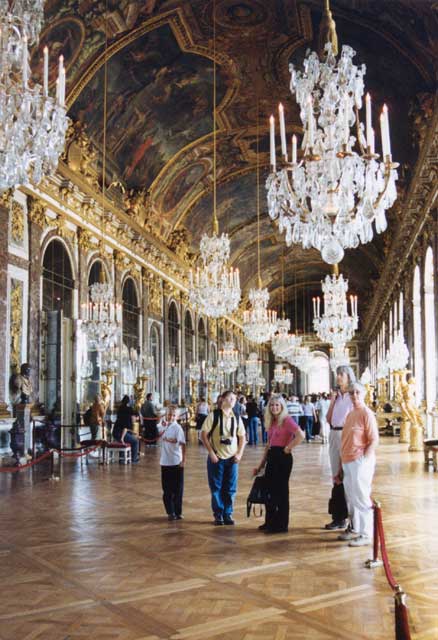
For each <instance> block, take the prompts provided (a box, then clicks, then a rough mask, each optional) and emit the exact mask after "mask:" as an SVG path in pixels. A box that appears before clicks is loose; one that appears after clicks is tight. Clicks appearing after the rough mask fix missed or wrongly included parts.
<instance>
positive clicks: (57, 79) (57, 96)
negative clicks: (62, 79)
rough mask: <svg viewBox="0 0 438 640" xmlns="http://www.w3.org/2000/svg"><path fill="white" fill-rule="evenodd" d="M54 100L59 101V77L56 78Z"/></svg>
mask: <svg viewBox="0 0 438 640" xmlns="http://www.w3.org/2000/svg"><path fill="white" fill-rule="evenodd" d="M56 102H59V78H56Z"/></svg>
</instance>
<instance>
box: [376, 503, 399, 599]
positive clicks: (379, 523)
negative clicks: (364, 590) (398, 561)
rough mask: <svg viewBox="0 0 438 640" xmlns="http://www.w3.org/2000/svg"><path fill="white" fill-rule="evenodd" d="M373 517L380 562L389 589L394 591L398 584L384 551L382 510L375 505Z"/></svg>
mask: <svg viewBox="0 0 438 640" xmlns="http://www.w3.org/2000/svg"><path fill="white" fill-rule="evenodd" d="M375 517H377V529H378V532H379V541H380V551H381V554H382V562H383V567H384V569H385V574H386V579H387V580H388V583H389V586H390V587H391V589H393V590H394V591H396V590H397V586H398V585H397V582H396V581H395V578H394V576H393V575H392V571H391V566H390V564H389V558H388V553H387V551H386V542H385V532H384V530H383V522H382V510H381V509H380V507H375Z"/></svg>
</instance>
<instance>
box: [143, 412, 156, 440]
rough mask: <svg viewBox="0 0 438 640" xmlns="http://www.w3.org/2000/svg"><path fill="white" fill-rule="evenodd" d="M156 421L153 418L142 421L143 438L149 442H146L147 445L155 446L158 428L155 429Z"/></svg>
mask: <svg viewBox="0 0 438 640" xmlns="http://www.w3.org/2000/svg"><path fill="white" fill-rule="evenodd" d="M157 423H158V420H155V419H153V418H146V419H145V420H144V421H143V437H144V438H145V440H149V442H147V444H148V445H151V446H156V444H157V439H158V428H157Z"/></svg>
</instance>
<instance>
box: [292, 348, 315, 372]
mask: <svg viewBox="0 0 438 640" xmlns="http://www.w3.org/2000/svg"><path fill="white" fill-rule="evenodd" d="M312 358H313V356H312V355H311V353H310V349H309V347H305V346H298V347H295V348H294V349H293V351H291V352H290V353H289V355H288V356H287V358H286V359H287V361H288V362H289V364H291V365H292V366H293V367H296V368H297V369H300V371H303V372H306V371H307V370H308V369H309V367H310V364H311V361H312Z"/></svg>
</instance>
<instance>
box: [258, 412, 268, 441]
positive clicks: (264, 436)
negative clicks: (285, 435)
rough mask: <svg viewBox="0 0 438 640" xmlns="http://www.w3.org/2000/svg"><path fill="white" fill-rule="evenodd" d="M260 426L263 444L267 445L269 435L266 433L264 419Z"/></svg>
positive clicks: (261, 420)
mask: <svg viewBox="0 0 438 640" xmlns="http://www.w3.org/2000/svg"><path fill="white" fill-rule="evenodd" d="M260 424H261V427H262V442H263V444H266V443H267V442H268V434H267V433H266V429H265V421H264V419H263V418H261V419H260Z"/></svg>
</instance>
